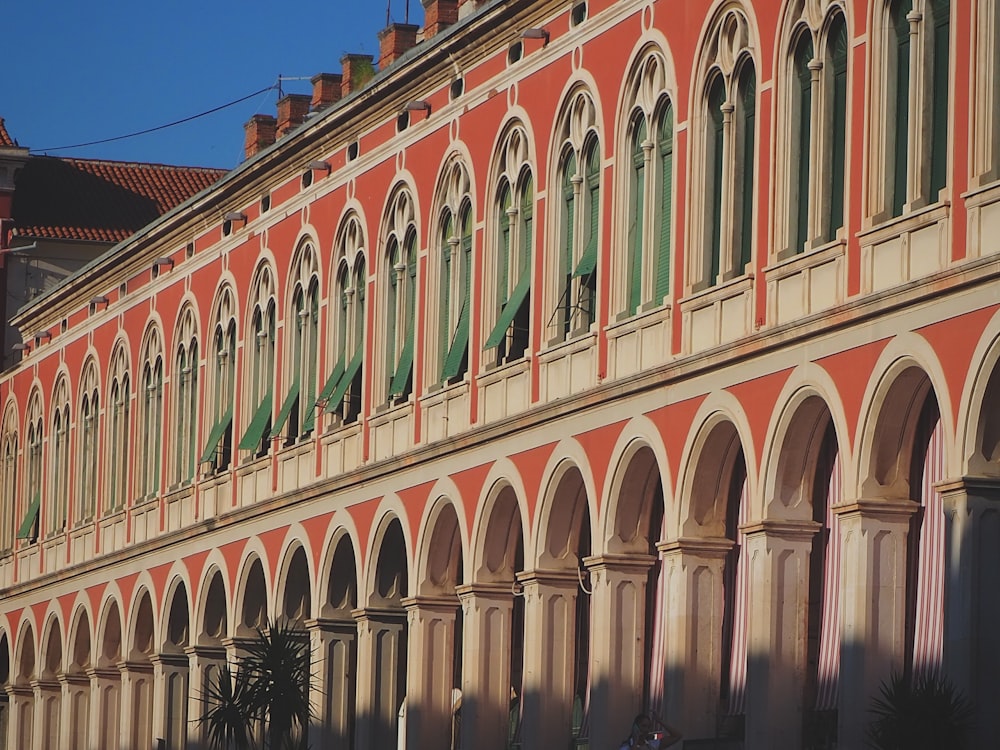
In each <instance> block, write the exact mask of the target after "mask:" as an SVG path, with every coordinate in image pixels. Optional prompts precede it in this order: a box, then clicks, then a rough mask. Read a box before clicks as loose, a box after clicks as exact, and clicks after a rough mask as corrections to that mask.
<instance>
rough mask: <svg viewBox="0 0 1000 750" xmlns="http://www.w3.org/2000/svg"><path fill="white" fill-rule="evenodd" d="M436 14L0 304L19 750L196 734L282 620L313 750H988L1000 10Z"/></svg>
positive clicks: (12, 723) (6, 635)
mask: <svg viewBox="0 0 1000 750" xmlns="http://www.w3.org/2000/svg"><path fill="white" fill-rule="evenodd" d="M425 11H426V17H425V24H424V28H423V29H417V28H416V27H414V26H406V25H398V24H396V25H391V26H389V27H388V28H387V29H385V30H383V32H382V33H381V34H380V35H379V37H380V50H381V54H380V59H379V60H378V65H377V69H378V70H377V72H376V71H375V69H376V65H375V61H374V60H373V59H372V58H371V57H366V56H364V55H347V56H345V57H344V58H343V59H342V65H343V70H342V72H341V73H340V74H337V75H330V74H321V75H319V76H317V77H316V78H315V79H314V81H313V83H314V87H315V88H314V95H313V97H312V99H311V100H308V101H307V100H306V98H304V97H294V96H292V97H286V98H285V99H283V100H282V102H280V103H279V112H278V117H277V118H272V117H268V116H258V117H255V118H254V119H253V120H251V122H250V123H248V124H247V132H246V139H247V152H248V155H249V158H248V159H247V161H246V162H245V163H244V164H243V165H242V166H241V167H239V168H238V169H236V170H234V171H233V172H231V173H229V174H228V175H226V176H225V177H223V178H222V179H221V180H219V181H218V182H217V183H216V184H215V185H214V186H213V187H212V188H211V189H210V190H208V191H206V192H203V193H200V194H199V195H197V196H195V197H193V198H191V199H190V200H188V201H186V202H185V203H183V204H182V205H181V206H180V207H179V208H178V209H176V210H174V211H171V212H169V213H168V214H166V215H165V216H163V217H161V218H160V219H158V220H156V221H154V222H152V223H151V224H149V225H148V226H146V227H145V228H144V229H143V230H142V231H140V232H139V233H137V234H136V235H133V236H132V237H130V238H129V239H127V240H125V241H123V242H121V243H119V244H118V245H116V246H115V247H114V248H112V249H111V250H110V251H109V252H108V253H107V254H105V255H103V256H102V257H101V258H99V259H98V260H96V261H95V262H93V263H91V264H90V265H89V266H88V267H87V268H86V269H84V270H83V271H81V272H80V273H78V274H76V275H74V276H72V277H70V278H68V279H67V280H66V281H65V282H63V283H61V284H59V285H58V286H56V287H54V288H53V289H51V290H49V291H48V292H47V293H45V294H44V295H43V296H41V297H39V298H38V299H36V300H34V301H33V302H31V303H30V304H29V305H28V306H26V307H25V308H23V309H22V310H21V311H20V312H19V313H18V314H17V316H16V317H15V319H14V321H13V322H14V324H15V325H16V326H17V327H18V328H19V329H20V330H21V332H22V335H29V334H30V335H31V338H30V342H31V345H30V351H28V352H26V353H25V356H24V357H23V359H22V361H21V362H20V363H18V364H17V365H16V366H14V367H13V368H11V369H9V370H8V371H6V372H5V373H4V374H3V376H2V378H0V398H2V407H3V411H2V422H0V425H2V427H0V451H2V464H0V469H2V477H0V512H2V514H0V549H2V550H4V552H3V554H2V556H0V587H2V593H3V599H2V605H0V681H2V682H3V684H4V686H5V691H6V702H5V703H3V704H0V717H2V721H3V722H4V727H3V729H4V731H3V736H5V737H6V742H7V747H8V748H54V747H68V748H92V747H93V748H113V747H114V748H130V749H131V748H136V749H144V748H149V747H155V746H156V745H157V741H158V740H162V741H163V744H164V745H165V746H166V747H168V748H197V747H203V746H204V737H203V734H202V732H203V728H202V727H201V726H200V725H199V724H198V723H197V722H196V721H195V719H196V718H197V716H199V715H200V713H201V711H202V706H201V702H200V696H201V694H202V691H203V688H204V686H205V684H206V681H207V680H209V679H211V677H212V675H213V674H214V673H215V672H216V671H217V670H218V667H219V665H220V664H221V663H222V662H223V661H224V660H225V659H226V658H227V655H229V656H231V655H233V654H235V653H238V651H239V649H240V644H241V642H242V641H243V639H245V638H247V637H248V636H250V635H252V634H253V632H254V630H255V628H257V627H259V626H262V625H264V624H266V623H267V622H268V621H269V620H273V619H275V618H290V619H294V620H297V621H300V622H301V623H302V625H303V627H305V628H307V629H308V631H309V633H310V637H311V640H312V645H313V649H314V651H313V653H314V659H315V660H316V664H317V668H316V685H315V690H313V692H312V700H313V704H314V709H315V719H314V725H313V726H311V727H310V740H311V741H312V742H313V746H315V747H345V748H347V747H353V748H357V749H358V750H362V749H364V748H371V747H390V746H394V745H396V744H397V743H400V742H402V743H405V746H407V747H448V746H449V744H450V743H453V740H452V733H453V728H454V727H455V726H456V724H457V723H456V722H455V713H456V710H458V706H459V702H460V712H461V721H460V730H459V731H458V735H459V739H460V743H461V746H462V747H466V748H485V749H487V750H493V749H495V750H501V749H502V748H507V747H512V746H519V747H523V748H525V749H526V750H527V749H530V748H550V747H567V746H573V745H575V746H584V745H588V744H589V746H591V747H594V748H605V747H613V746H615V745H616V743H617V742H618V741H620V740H621V738H622V736H624V735H625V734H627V732H628V729H629V726H630V723H631V719H632V716H634V714H635V713H636V712H637V711H638V710H640V709H642V708H649V707H651V708H655V709H657V710H658V711H660V712H661V713H662V714H663V715H664V716H666V717H668V719H669V721H670V722H671V723H672V724H676V725H677V726H679V727H680V728H681V729H682V731H683V732H684V734H685V736H686V737H687V738H689V739H708V738H717V737H728V738H732V739H733V741H734V742H735V743H737V744H739V743H741V744H742V746H743V747H746V748H789V749H791V748H800V747H830V746H833V745H832V744H831V743H833V742H834V741H835V742H836V746H837V747H842V748H860V747H863V746H864V742H865V730H866V724H867V721H868V718H869V717H868V713H867V711H868V707H869V703H870V700H871V698H872V696H874V695H875V694H876V693H877V691H878V688H879V684H880V682H881V681H882V680H885V679H887V678H888V677H889V675H890V673H891V672H892V670H894V669H896V670H903V671H907V672H910V673H913V674H921V673H924V674H927V673H930V674H944V675H945V676H947V677H948V678H949V679H950V680H952V681H953V682H954V683H955V684H956V685H957V686H959V687H960V688H961V689H962V690H964V691H965V692H966V693H967V694H968V695H969V696H970V697H971V698H972V699H973V700H974V701H975V703H976V705H977V707H978V713H977V723H976V729H975V731H976V733H977V734H976V738H975V740H974V742H975V744H974V745H973V746H975V747H989V746H993V745H995V744H996V743H997V741H998V738H1000V718H998V716H996V715H995V713H996V712H993V711H990V710H989V709H990V707H992V706H994V705H995V704H996V703H997V701H998V695H997V693H998V687H997V685H998V683H997V680H995V679H994V678H993V675H994V674H995V673H996V672H997V670H998V667H1000V663H998V662H1000V642H998V641H1000V627H998V625H1000V597H998V594H997V592H996V588H995V586H993V585H992V584H991V581H990V571H991V570H996V569H997V568H998V567H1000V559H998V557H1000V515H998V512H997V511H998V507H1000V506H998V503H1000V416H998V415H1000V365H998V362H1000V286H998V277H1000V244H998V240H997V237H998V236H1000V84H998V80H1000V77H998V71H1000V14H998V12H997V7H996V3H995V2H994V1H993V0H951V1H949V0H868V1H862V0H787V1H783V2H782V1H779V0H756V1H750V0H746V1H743V0H720V1H718V2H707V1H705V2H702V1H701V0H690V1H689V2H684V3H674V4H672V5H671V4H669V3H664V2H662V0H585V1H584V2H568V1H565V0H559V1H554V0H553V1H549V0H536V1H533V2H502V1H501V0H495V1H494V2H486V3H476V2H474V0H467V1H466V2H463V3H457V2H451V0H426V1H425ZM307 115H309V116H307ZM991 237H992V238H993V239H990V238H991ZM25 341H29V339H27V338H26V339H25ZM459 697H460V699H459ZM834 737H835V738H836V739H835V740H834Z"/></svg>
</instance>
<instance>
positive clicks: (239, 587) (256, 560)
mask: <svg viewBox="0 0 1000 750" xmlns="http://www.w3.org/2000/svg"><path fill="white" fill-rule="evenodd" d="M269 591H270V588H269V586H268V583H267V570H266V568H265V567H264V558H263V557H261V556H260V555H258V554H256V553H252V554H250V555H247V556H246V557H245V558H244V560H243V565H242V566H241V570H240V575H239V577H238V578H237V584H236V596H235V598H234V602H235V604H236V607H235V609H234V618H233V634H234V636H235V637H237V638H247V637H251V636H253V634H254V633H255V632H256V629H257V628H263V627H265V626H266V625H267V618H268V613H269V612H270V611H271V608H270V605H269V601H270V597H269V595H268V594H269Z"/></svg>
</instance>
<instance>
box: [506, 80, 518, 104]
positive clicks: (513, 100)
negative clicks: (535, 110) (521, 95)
mask: <svg viewBox="0 0 1000 750" xmlns="http://www.w3.org/2000/svg"><path fill="white" fill-rule="evenodd" d="M517 93H518V85H517V81H514V82H513V83H512V84H511V85H510V86H508V87H507V106H508V107H516V106H517Z"/></svg>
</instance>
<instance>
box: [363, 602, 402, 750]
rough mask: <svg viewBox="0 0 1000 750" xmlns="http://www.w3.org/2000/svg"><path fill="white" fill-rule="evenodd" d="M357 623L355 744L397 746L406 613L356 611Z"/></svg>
mask: <svg viewBox="0 0 1000 750" xmlns="http://www.w3.org/2000/svg"><path fill="white" fill-rule="evenodd" d="M353 614H354V619H355V620H357V623H358V681H357V709H356V711H357V713H356V716H357V720H356V724H355V742H354V746H355V747H356V748H358V750H363V749H364V748H395V747H397V746H398V744H399V738H398V737H397V724H398V722H397V714H398V712H399V702H398V700H397V696H398V695H399V694H401V693H402V692H403V691H402V688H403V687H404V685H403V684H401V681H402V680H403V679H404V673H405V671H406V656H407V654H406V613H405V612H404V611H403V610H401V609H392V608H384V609H383V608H373V607H368V608H366V609H358V610H355V611H354V613H353Z"/></svg>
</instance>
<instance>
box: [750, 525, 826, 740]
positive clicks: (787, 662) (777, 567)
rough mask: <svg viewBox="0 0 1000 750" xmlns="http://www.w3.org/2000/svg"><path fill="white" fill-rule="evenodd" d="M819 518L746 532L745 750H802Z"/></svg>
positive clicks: (754, 527) (756, 526)
mask: <svg viewBox="0 0 1000 750" xmlns="http://www.w3.org/2000/svg"><path fill="white" fill-rule="evenodd" d="M819 528H820V526H819V524H818V523H815V522H814V521H802V522H774V521H765V522H763V523H760V524H755V525H753V526H748V527H746V528H744V529H743V533H744V534H745V535H746V548H747V556H746V560H747V564H748V565H749V566H750V571H749V573H750V575H749V580H750V587H751V588H750V601H749V617H748V622H747V702H746V740H745V746H746V748H747V750H798V748H800V747H801V746H802V708H803V693H804V690H805V680H806V661H807V651H808V646H809V643H808V641H809V554H810V552H811V550H812V540H813V536H814V535H815V534H816V532H817V531H818V530H819Z"/></svg>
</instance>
